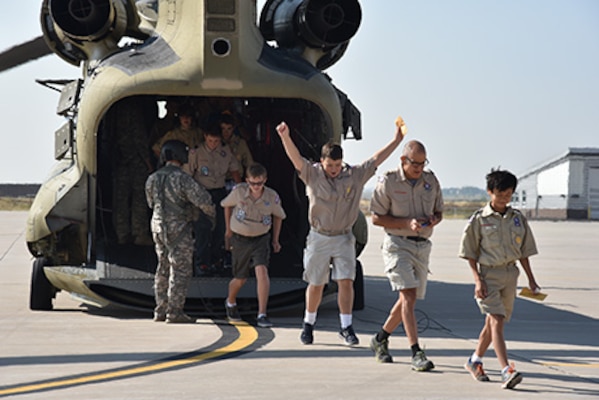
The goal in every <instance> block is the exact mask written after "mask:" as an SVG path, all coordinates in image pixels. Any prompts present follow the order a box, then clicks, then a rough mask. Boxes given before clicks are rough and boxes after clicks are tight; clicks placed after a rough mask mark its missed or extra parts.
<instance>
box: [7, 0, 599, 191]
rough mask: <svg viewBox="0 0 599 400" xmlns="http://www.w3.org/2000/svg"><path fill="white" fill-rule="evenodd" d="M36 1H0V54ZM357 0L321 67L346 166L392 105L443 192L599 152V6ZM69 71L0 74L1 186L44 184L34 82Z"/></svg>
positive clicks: (369, 147) (41, 118)
mask: <svg viewBox="0 0 599 400" xmlns="http://www.w3.org/2000/svg"><path fill="white" fill-rule="evenodd" d="M40 3H41V1H33V0H25V1H11V2H8V3H7V4H6V5H4V7H3V12H2V15H1V16H0V48H1V49H5V48H8V47H10V46H11V45H13V44H15V43H19V42H22V41H25V40H28V39H31V38H32V37H35V36H37V35H38V34H39V33H40V28H39V15H38V14H39V7H40ZM260 4H262V1H261V2H260ZM361 5H362V12H363V18H362V25H361V27H360V30H359V31H358V33H357V35H356V36H355V37H354V39H352V41H351V44H350V46H349V49H348V51H347V52H346V54H345V56H344V57H343V58H342V59H341V60H340V61H339V62H338V63H337V64H336V65H334V66H333V67H332V68H330V69H329V70H328V71H327V72H328V73H329V74H330V75H331V77H332V78H333V82H334V83H335V84H336V85H337V86H338V87H339V88H340V89H341V90H342V91H344V92H345V93H347V94H348V95H349V97H350V98H351V99H352V101H353V102H354V103H355V104H356V105H357V106H358V107H359V108H360V110H361V112H362V128H363V134H364V140H362V141H361V142H355V141H347V142H345V144H344V148H345V151H346V160H347V161H348V162H350V163H357V162H361V161H362V160H364V159H366V158H367V157H369V156H370V155H372V154H373V153H374V152H375V151H376V150H377V149H378V148H380V147H382V146H383V145H384V144H385V143H387V141H388V140H389V139H390V138H391V137H392V134H393V129H394V126H393V121H394V119H395V117H396V116H397V115H398V114H401V115H402V116H403V117H404V119H405V121H406V123H407V125H408V129H409V133H408V138H413V139H419V140H421V141H422V142H424V144H425V145H426V146H427V148H428V155H429V158H430V160H431V164H430V168H431V169H432V170H433V171H434V172H435V174H436V175H437V176H438V177H439V180H440V181H441V184H442V185H443V186H445V187H460V186H478V187H483V186H484V175H485V174H486V173H487V172H488V171H489V170H490V168H492V167H497V166H501V167H503V168H507V169H510V170H512V171H513V172H514V173H516V174H520V173H523V172H525V171H526V170H527V169H528V168H530V167H532V166H535V165H538V164H540V163H542V162H544V161H546V160H548V159H551V158H553V157H555V156H558V155H560V154H562V153H564V152H565V151H566V150H567V148H568V147H599V1H596V0H502V1H490V0H488V1H487V0H484V1H483V0H419V1H403V0H394V1H387V0H362V1H361ZM76 77H79V70H78V68H75V67H72V66H70V65H69V64H66V63H65V62H63V61H61V60H60V59H59V58H58V57H56V56H53V55H52V56H47V57H45V58H43V59H41V60H38V61H35V62H31V63H29V64H26V65H24V66H22V67H20V68H18V69H16V70H12V71H9V72H4V73H0V88H2V96H1V99H2V100H1V101H2V107H0V115H1V121H2V124H3V128H2V137H3V145H2V146H0V182H2V183H6V182H41V181H42V180H44V178H45V177H46V175H47V173H48V171H49V169H50V168H51V166H52V165H53V163H54V159H53V152H54V131H55V130H56V129H57V128H58V127H59V126H60V125H61V124H62V123H63V120H62V119H61V118H60V117H57V116H56V115H55V109H56V102H57V100H58V93H55V92H52V91H50V90H48V89H45V88H43V87H41V86H39V85H37V84H36V83H34V79H35V78H76ZM398 157H399V150H398V151H397V152H396V153H395V154H393V155H392V156H391V158H390V160H388V161H387V162H386V163H385V164H383V166H382V167H381V169H380V170H379V172H383V171H384V170H387V169H393V168H396V166H397V163H398ZM373 184H374V180H373V181H371V182H370V183H369V185H373Z"/></svg>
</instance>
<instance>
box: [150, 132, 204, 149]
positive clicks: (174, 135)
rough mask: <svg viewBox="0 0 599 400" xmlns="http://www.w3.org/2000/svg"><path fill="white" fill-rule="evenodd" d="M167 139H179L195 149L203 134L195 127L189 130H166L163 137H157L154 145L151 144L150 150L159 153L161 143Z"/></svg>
mask: <svg viewBox="0 0 599 400" xmlns="http://www.w3.org/2000/svg"><path fill="white" fill-rule="evenodd" d="M168 140H179V141H181V142H183V143H185V144H186V145H187V147H189V148H190V149H195V148H196V147H198V146H199V145H200V144H201V143H202V142H203V140H204V136H203V135H202V132H201V131H200V130H199V129H196V128H192V129H189V130H185V129H183V128H175V129H172V130H170V131H168V132H167V133H165V134H164V136H163V137H161V138H160V139H158V141H157V142H156V143H155V144H154V146H152V150H154V152H155V153H156V154H160V150H161V149H162V145H163V144H164V143H165V142H166V141H168Z"/></svg>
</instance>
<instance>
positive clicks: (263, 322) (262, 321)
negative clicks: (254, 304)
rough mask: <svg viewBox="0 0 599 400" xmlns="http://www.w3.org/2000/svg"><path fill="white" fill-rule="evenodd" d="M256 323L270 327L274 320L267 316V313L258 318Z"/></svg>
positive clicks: (261, 326)
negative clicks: (271, 320)
mask: <svg viewBox="0 0 599 400" xmlns="http://www.w3.org/2000/svg"><path fill="white" fill-rule="evenodd" d="M256 325H258V326H259V327H260V328H270V327H271V326H272V322H270V320H269V319H268V318H267V317H266V315H261V316H259V317H258V318H256Z"/></svg>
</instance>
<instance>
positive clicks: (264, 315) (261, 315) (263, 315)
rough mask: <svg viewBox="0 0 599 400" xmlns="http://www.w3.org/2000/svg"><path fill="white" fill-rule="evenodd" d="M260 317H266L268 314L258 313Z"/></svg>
mask: <svg viewBox="0 0 599 400" xmlns="http://www.w3.org/2000/svg"><path fill="white" fill-rule="evenodd" d="M260 317H265V318H266V314H258V318H260Z"/></svg>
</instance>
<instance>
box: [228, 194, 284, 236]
mask: <svg viewBox="0 0 599 400" xmlns="http://www.w3.org/2000/svg"><path fill="white" fill-rule="evenodd" d="M220 205H221V206H223V207H234V208H233V211H232V213H231V230H232V231H233V232H235V233H237V234H238V235H243V236H250V237H255V236H261V235H264V234H265V233H268V231H269V230H270V228H271V226H272V219H273V216H274V217H279V218H281V219H285V217H286V215H285V211H284V210H283V207H282V205H281V199H280V197H279V195H278V194H277V192H275V191H274V190H273V189H271V188H269V187H266V186H265V187H264V193H262V196H261V197H260V198H259V199H254V198H253V197H252V196H251V194H250V188H249V186H248V184H247V183H240V184H238V185H236V186H235V187H234V188H233V190H232V191H231V193H229V195H228V196H227V197H225V198H224V199H223V200H222V201H221V202H220Z"/></svg>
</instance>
